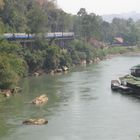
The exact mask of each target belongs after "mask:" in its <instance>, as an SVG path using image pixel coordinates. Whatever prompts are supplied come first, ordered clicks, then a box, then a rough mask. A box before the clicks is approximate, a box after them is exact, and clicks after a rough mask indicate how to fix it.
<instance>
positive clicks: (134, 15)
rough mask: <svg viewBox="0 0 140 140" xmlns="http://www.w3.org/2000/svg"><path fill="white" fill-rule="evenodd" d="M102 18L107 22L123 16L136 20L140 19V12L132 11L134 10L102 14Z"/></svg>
mask: <svg viewBox="0 0 140 140" xmlns="http://www.w3.org/2000/svg"><path fill="white" fill-rule="evenodd" d="M102 18H103V19H104V20H105V21H107V22H112V20H113V18H123V19H129V18H132V19H133V20H134V21H137V20H139V19H140V13H137V12H135V11H132V12H128V13H120V14H106V15H102Z"/></svg>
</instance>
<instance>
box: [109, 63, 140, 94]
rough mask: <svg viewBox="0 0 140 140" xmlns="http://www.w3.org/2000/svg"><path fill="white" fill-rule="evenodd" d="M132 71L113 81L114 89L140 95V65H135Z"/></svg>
mask: <svg viewBox="0 0 140 140" xmlns="http://www.w3.org/2000/svg"><path fill="white" fill-rule="evenodd" d="M130 71H131V73H130V74H127V75H124V76H122V77H119V81H118V80H112V81H111V89H112V90H113V91H125V92H126V93H133V94H137V95H140V65H136V66H133V67H132V68H131V69H130Z"/></svg>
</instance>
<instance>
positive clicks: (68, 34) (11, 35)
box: [2, 32, 74, 40]
mask: <svg viewBox="0 0 140 140" xmlns="http://www.w3.org/2000/svg"><path fill="white" fill-rule="evenodd" d="M43 35H44V37H45V38H46V39H51V38H74V32H51V33H45V34H43ZM35 37H36V35H35V34H27V33H4V34H3V35H2V38H4V39H8V40H12V39H34V38H35Z"/></svg>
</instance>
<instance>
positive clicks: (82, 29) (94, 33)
mask: <svg viewBox="0 0 140 140" xmlns="http://www.w3.org/2000/svg"><path fill="white" fill-rule="evenodd" d="M47 32H74V33H75V36H76V38H75V40H72V41H70V42H69V43H68V44H67V45H68V46H67V48H68V49H62V48H60V47H59V46H58V45H57V44H55V42H52V43H51V44H50V43H49V42H48V40H45V39H44V38H41V37H40V36H41V34H45V33H47ZM3 33H27V34H29V33H30V34H36V36H37V38H36V39H35V41H34V43H33V46H32V47H22V46H21V44H19V43H16V42H8V41H7V40H5V39H2V38H0V89H5V88H11V87H12V86H13V85H15V84H17V82H18V81H19V79H20V78H21V77H25V76H27V75H28V74H29V73H33V72H36V71H38V70H45V71H49V70H54V69H57V68H60V67H62V66H67V67H71V66H72V65H77V64H80V62H81V61H82V60H86V62H87V63H89V62H90V61H91V60H92V61H94V60H95V59H96V58H97V57H99V58H100V59H102V58H103V57H105V56H106V55H107V54H108V53H113V51H112V50H113V49H114V50H115V51H116V52H117V53H118V52H121V53H122V52H123V51H126V50H125V49H124V48H121V47H119V50H118V49H116V48H115V47H114V48H110V49H108V50H107V49H106V48H107V47H108V45H110V44H112V43H113V41H114V37H122V38H123V39H124V42H125V44H127V45H128V46H136V45H139V43H140V20H138V21H136V22H135V21H133V19H131V18H129V19H119V18H114V19H113V20H112V22H111V23H108V22H106V21H104V20H103V19H102V17H101V16H99V15H96V14H95V13H87V11H86V9H85V8H81V9H79V11H78V12H77V14H76V15H71V14H68V13H66V12H65V11H63V10H62V9H60V8H58V6H57V4H56V2H55V0H22V1H21V0H0V35H2V34H3ZM38 36H39V37H38Z"/></svg>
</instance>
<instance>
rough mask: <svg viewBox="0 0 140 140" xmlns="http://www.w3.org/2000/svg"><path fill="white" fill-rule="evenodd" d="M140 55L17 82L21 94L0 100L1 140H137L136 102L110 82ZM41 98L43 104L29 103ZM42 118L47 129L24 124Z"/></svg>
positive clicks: (139, 112) (139, 102)
mask: <svg viewBox="0 0 140 140" xmlns="http://www.w3.org/2000/svg"><path fill="white" fill-rule="evenodd" d="M139 63H140V55H132V56H131V55H126V56H125V55H124V56H116V57H113V58H112V59H108V60H104V61H101V62H100V63H98V64H93V65H90V66H87V67H77V68H74V69H73V70H71V71H69V72H68V73H67V74H61V75H58V74H57V75H54V76H51V75H42V76H40V77H30V78H26V79H24V80H23V81H22V82H21V86H22V89H23V90H22V93H21V94H18V95H16V96H13V97H11V98H8V99H5V98H2V99H1V100H0V140H15V139H17V140H139V139H140V138H139V135H140V99H139V98H138V97H133V96H130V95H122V94H120V93H113V92H112V91H111V89H110V81H111V80H112V79H116V78H118V77H120V76H123V75H125V74H127V73H129V68H130V67H132V66H133V65H136V64H139ZM40 94H47V96H48V98H49V100H48V103H47V104H46V105H44V106H40V107H39V106H34V105H31V104H28V102H29V101H31V100H32V99H33V98H35V97H36V96H38V95H40ZM28 118H46V119H47V120H48V124H47V125H42V126H32V125H23V124H22V121H23V120H25V119H28Z"/></svg>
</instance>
